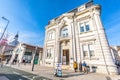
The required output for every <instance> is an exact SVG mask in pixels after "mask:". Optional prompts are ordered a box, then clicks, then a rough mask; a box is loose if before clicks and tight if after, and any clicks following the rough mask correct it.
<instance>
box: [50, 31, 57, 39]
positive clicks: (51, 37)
mask: <svg viewBox="0 0 120 80" xmlns="http://www.w3.org/2000/svg"><path fill="white" fill-rule="evenodd" d="M52 39H55V33H54V32H53V31H52V32H49V33H48V40H52Z"/></svg>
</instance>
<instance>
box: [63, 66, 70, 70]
mask: <svg viewBox="0 0 120 80" xmlns="http://www.w3.org/2000/svg"><path fill="white" fill-rule="evenodd" d="M62 69H63V70H70V69H71V67H70V66H69V65H62Z"/></svg>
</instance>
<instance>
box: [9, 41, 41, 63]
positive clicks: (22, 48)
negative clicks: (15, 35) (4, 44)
mask: <svg viewBox="0 0 120 80" xmlns="http://www.w3.org/2000/svg"><path fill="white" fill-rule="evenodd" d="M42 53H43V48H41V47H38V46H34V45H30V44H26V43H19V44H18V45H17V46H16V47H15V48H14V50H13V53H12V57H11V60H10V63H13V61H14V60H16V61H17V62H19V63H23V60H24V61H25V63H32V62H33V60H34V62H35V64H40V63H42Z"/></svg>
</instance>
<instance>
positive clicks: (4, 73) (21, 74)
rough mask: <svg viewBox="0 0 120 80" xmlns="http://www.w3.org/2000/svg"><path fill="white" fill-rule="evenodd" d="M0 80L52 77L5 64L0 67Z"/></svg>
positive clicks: (36, 79)
mask: <svg viewBox="0 0 120 80" xmlns="http://www.w3.org/2000/svg"><path fill="white" fill-rule="evenodd" d="M0 80H50V79H48V78H45V77H41V76H37V75H34V74H31V73H28V72H25V71H21V70H17V69H14V68H11V67H7V66H4V67H0Z"/></svg>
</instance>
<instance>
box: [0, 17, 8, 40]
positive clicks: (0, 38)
mask: <svg viewBox="0 0 120 80" xmlns="http://www.w3.org/2000/svg"><path fill="white" fill-rule="evenodd" d="M2 19H4V20H6V21H7V25H6V27H5V29H4V31H3V33H2V35H1V37H0V41H1V40H2V38H3V36H4V34H5V31H6V29H7V27H8V24H9V20H8V19H7V18H5V17H2Z"/></svg>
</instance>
